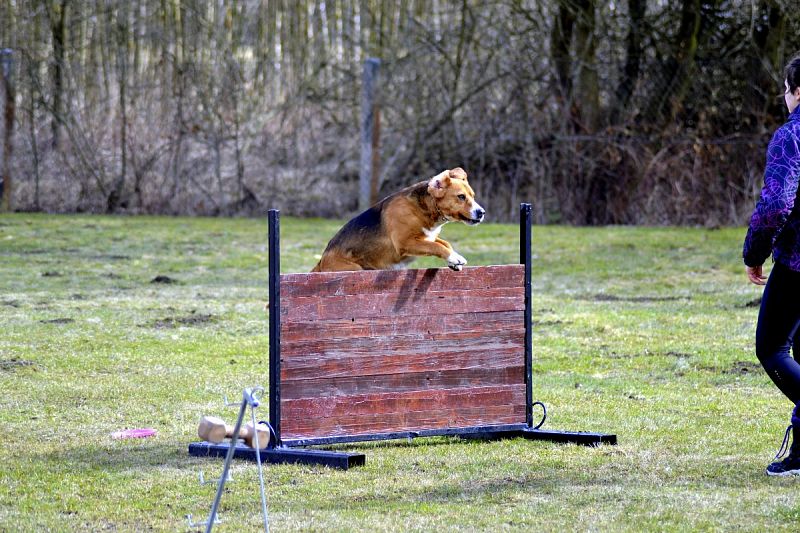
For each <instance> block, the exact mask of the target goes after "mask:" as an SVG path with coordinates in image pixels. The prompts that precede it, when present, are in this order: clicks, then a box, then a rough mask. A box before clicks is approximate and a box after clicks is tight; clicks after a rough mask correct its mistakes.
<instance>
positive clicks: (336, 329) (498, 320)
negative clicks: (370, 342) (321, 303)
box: [281, 311, 524, 349]
mask: <svg viewBox="0 0 800 533" xmlns="http://www.w3.org/2000/svg"><path fill="white" fill-rule="evenodd" d="M523 318H524V316H523V312H522V311H498V312H494V313H479V312H468V313H459V314H457V315H452V314H447V315H422V316H419V315H404V316H392V317H387V316H382V317H364V318H359V319H356V318H340V319H337V320H326V321H318V322H299V321H297V322H284V323H282V324H281V347H285V346H286V347H288V346H290V345H292V344H295V343H297V342H302V341H307V340H313V339H321V338H325V339H331V340H332V339H347V338H350V337H370V338H376V337H418V338H421V337H422V336H425V335H428V336H439V335H458V334H462V333H464V332H468V331H471V330H473V329H477V330H478V331H482V332H483V331H484V330H489V331H508V330H511V329H518V328H521V327H523V326H524V324H523ZM289 349H291V348H289Z"/></svg>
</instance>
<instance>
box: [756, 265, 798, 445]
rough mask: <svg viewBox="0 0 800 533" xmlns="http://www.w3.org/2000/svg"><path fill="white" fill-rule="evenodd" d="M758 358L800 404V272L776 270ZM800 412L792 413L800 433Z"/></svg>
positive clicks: (767, 291)
mask: <svg viewBox="0 0 800 533" xmlns="http://www.w3.org/2000/svg"><path fill="white" fill-rule="evenodd" d="M790 351H792V352H793V353H794V358H792V356H791V355H790V353H789V352H790ZM756 356H758V360H759V361H761V364H762V365H763V367H764V370H766V371H767V374H768V375H769V377H770V378H771V379H772V381H774V382H775V385H777V386H778V388H779V389H780V390H781V392H782V393H783V394H785V395H786V397H787V398H789V400H791V401H792V403H794V404H795V406H797V405H798V404H800V363H798V359H800V272H795V271H794V270H790V269H789V268H788V267H786V266H783V265H781V264H780V263H775V266H774V267H773V268H772V272H771V273H770V275H769V280H768V281H767V286H766V287H765V288H764V295H763V296H762V298H761V310H760V311H759V313H758V327H757V328H756ZM797 411H798V408H795V412H793V413H792V425H793V426H794V427H795V431H797V430H798V429H800V413H798V412H797Z"/></svg>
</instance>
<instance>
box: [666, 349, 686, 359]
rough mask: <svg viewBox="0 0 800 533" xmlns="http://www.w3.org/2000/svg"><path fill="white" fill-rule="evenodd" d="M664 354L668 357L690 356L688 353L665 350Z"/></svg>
mask: <svg viewBox="0 0 800 533" xmlns="http://www.w3.org/2000/svg"><path fill="white" fill-rule="evenodd" d="M664 355H666V356H668V357H683V358H684V359H689V358H690V357H692V354H690V353H684V352H673V351H669V352H665V353H664Z"/></svg>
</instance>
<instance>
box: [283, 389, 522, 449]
mask: <svg viewBox="0 0 800 533" xmlns="http://www.w3.org/2000/svg"><path fill="white" fill-rule="evenodd" d="M281 411H282V415H281V416H282V418H283V420H284V421H283V426H282V434H283V436H284V438H308V437H322V436H340V435H359V434H371V433H387V432H395V431H414V430H421V429H436V428H457V427H470V426H483V425H497V424H514V423H521V422H524V421H525V386H524V385H515V386H506V387H479V388H463V389H450V390H435V391H414V392H408V393H388V394H376V395H356V396H346V397H338V398H337V397H334V398H318V399H300V400H287V401H284V402H282V404H281ZM284 412H285V415H284Z"/></svg>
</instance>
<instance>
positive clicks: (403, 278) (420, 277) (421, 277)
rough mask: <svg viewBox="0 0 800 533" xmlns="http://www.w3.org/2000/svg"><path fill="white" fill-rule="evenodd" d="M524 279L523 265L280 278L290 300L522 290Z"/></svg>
mask: <svg viewBox="0 0 800 533" xmlns="http://www.w3.org/2000/svg"><path fill="white" fill-rule="evenodd" d="M524 275H525V267H524V265H500V266H486V267H464V269H463V270H462V271H461V272H454V271H452V270H450V269H447V268H429V269H412V270H363V271H358V272H317V273H313V274H284V275H282V276H281V294H282V296H283V297H285V298H291V297H295V296H297V297H303V296H306V297H308V296H314V297H320V296H345V295H349V294H376V293H381V292H384V293H409V292H411V293H424V292H428V291H433V292H439V291H451V290H471V289H503V288H515V287H521V286H522V285H523V281H524Z"/></svg>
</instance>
